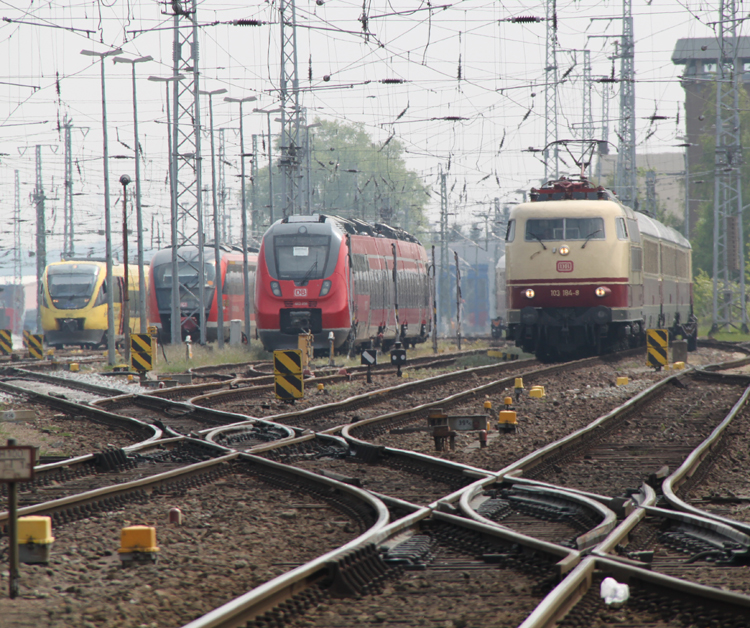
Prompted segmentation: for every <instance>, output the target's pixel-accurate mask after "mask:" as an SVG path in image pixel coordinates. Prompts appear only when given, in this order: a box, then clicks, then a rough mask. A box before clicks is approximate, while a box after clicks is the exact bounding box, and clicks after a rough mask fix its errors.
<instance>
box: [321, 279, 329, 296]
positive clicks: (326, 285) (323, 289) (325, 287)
mask: <svg viewBox="0 0 750 628" xmlns="http://www.w3.org/2000/svg"><path fill="white" fill-rule="evenodd" d="M330 290H331V280H330V279H326V280H325V281H324V282H323V285H322V286H320V296H321V297H324V296H326V295H327V294H328V292H329V291H330Z"/></svg>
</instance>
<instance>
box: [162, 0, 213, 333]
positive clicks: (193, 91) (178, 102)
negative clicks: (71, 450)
mask: <svg viewBox="0 0 750 628" xmlns="http://www.w3.org/2000/svg"><path fill="white" fill-rule="evenodd" d="M171 6H172V9H173V11H174V12H175V13H174V48H173V61H174V66H173V68H174V71H173V75H174V77H175V79H176V78H177V77H180V76H181V77H182V80H175V81H174V82H173V90H174V91H173V93H172V102H173V107H172V111H173V117H172V143H173V145H172V159H173V172H174V182H173V186H174V193H175V205H176V207H175V214H176V215H173V216H172V219H173V221H175V225H174V226H173V229H172V235H173V241H172V268H173V272H172V317H171V319H172V320H171V324H172V334H171V336H172V342H180V341H181V340H182V329H181V319H182V312H181V302H187V301H188V299H187V298H186V297H187V296H189V297H190V299H189V301H190V302H191V303H195V304H196V305H195V307H194V308H192V311H188V312H186V313H185V316H186V317H188V318H189V317H193V316H196V315H197V317H198V322H199V326H200V342H201V344H205V342H206V311H205V306H204V305H205V303H206V295H205V288H206V281H205V263H204V253H203V244H204V233H203V206H202V201H201V134H200V129H201V121H200V100H199V95H198V92H199V77H200V73H199V69H198V67H199V66H198V61H199V48H198V21H197V10H196V7H197V0H186V2H184V3H181V2H179V0H176V1H175V2H173V3H172V5H171ZM188 7H189V8H188ZM184 247H197V249H198V254H197V256H196V257H197V259H196V257H193V256H192V255H189V254H187V252H186V251H185V249H184ZM178 268H180V269H182V270H181V271H177V269H178ZM185 270H187V271H188V272H185ZM183 273H184V274H185V275H186V276H187V275H192V276H193V277H196V275H197V282H196V281H188V282H184V283H182V282H180V275H182V274H183ZM193 273H195V274H193ZM195 283H197V284H198V285H197V286H196V285H195ZM181 292H182V294H181Z"/></svg>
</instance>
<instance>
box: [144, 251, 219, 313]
mask: <svg viewBox="0 0 750 628" xmlns="http://www.w3.org/2000/svg"><path fill="white" fill-rule="evenodd" d="M177 267H178V268H179V281H180V307H182V308H194V307H197V306H198V294H199V292H198V291H199V285H198V263H197V262H195V263H191V262H181V263H178V265H177ZM153 274H154V288H155V290H156V303H157V305H158V306H159V311H162V312H164V311H169V310H170V308H171V307H172V262H167V263H165V264H159V265H158V266H154V269H153ZM203 274H204V277H205V281H206V285H205V292H204V297H205V300H206V303H205V305H206V307H208V306H209V305H210V304H211V299H213V294H214V281H215V279H216V268H215V267H214V265H213V264H209V263H205V264H204V271H203Z"/></svg>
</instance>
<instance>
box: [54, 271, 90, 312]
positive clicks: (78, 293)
mask: <svg viewBox="0 0 750 628" xmlns="http://www.w3.org/2000/svg"><path fill="white" fill-rule="evenodd" d="M98 277H99V267H98V266H96V265H95V264H62V265H60V266H50V267H49V268H48V269H47V290H49V296H50V299H51V300H52V305H53V306H54V307H55V308H57V309H58V310H80V309H81V308H84V307H86V305H88V303H89V301H90V300H91V297H92V296H94V288H95V286H96V281H97V278H98Z"/></svg>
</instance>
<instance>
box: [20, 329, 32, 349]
mask: <svg viewBox="0 0 750 628" xmlns="http://www.w3.org/2000/svg"><path fill="white" fill-rule="evenodd" d="M29 336H31V332H30V331H29V330H28V329H24V330H23V336H22V337H23V346H24V347H28V346H29Z"/></svg>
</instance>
